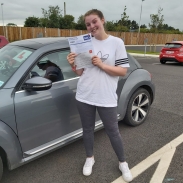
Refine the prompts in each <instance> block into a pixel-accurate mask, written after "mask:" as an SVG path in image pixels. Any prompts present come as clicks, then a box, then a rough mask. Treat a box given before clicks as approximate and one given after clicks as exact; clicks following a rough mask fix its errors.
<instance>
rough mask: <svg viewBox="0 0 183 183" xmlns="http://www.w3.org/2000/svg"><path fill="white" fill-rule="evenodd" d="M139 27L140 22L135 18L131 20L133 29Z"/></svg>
mask: <svg viewBox="0 0 183 183" xmlns="http://www.w3.org/2000/svg"><path fill="white" fill-rule="evenodd" d="M138 28H139V25H138V23H137V22H136V21H135V20H132V21H131V29H133V30H137V29H138Z"/></svg>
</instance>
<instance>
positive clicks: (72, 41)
mask: <svg viewBox="0 0 183 183" xmlns="http://www.w3.org/2000/svg"><path fill="white" fill-rule="evenodd" d="M68 41H69V45H70V48H71V52H73V53H76V54H77V56H76V58H75V65H76V69H77V70H78V69H81V68H87V67H90V66H93V64H92V61H91V58H92V56H93V55H94V53H93V44H92V36H91V34H85V35H81V36H75V37H70V38H68Z"/></svg>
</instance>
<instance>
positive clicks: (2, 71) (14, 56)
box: [0, 45, 34, 87]
mask: <svg viewBox="0 0 183 183" xmlns="http://www.w3.org/2000/svg"><path fill="white" fill-rule="evenodd" d="M33 51H34V50H32V49H29V48H24V47H19V46H10V45H7V46H5V47H3V48H2V49H0V87H2V86H3V85H4V84H5V83H6V82H7V81H8V80H9V78H10V77H11V76H12V75H13V74H14V73H15V71H16V70H17V69H18V68H19V67H20V66H21V65H22V63H23V62H25V60H26V59H27V58H28V57H29V56H30V55H31V54H32V53H33Z"/></svg>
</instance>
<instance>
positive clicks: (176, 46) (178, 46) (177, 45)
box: [165, 43, 182, 48]
mask: <svg viewBox="0 0 183 183" xmlns="http://www.w3.org/2000/svg"><path fill="white" fill-rule="evenodd" d="M181 46H182V45H181V44H178V43H167V44H165V48H180V47H181Z"/></svg>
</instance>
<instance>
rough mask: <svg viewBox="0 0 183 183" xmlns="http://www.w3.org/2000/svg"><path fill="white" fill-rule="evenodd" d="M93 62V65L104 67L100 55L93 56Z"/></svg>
mask: <svg viewBox="0 0 183 183" xmlns="http://www.w3.org/2000/svg"><path fill="white" fill-rule="evenodd" d="M92 63H93V65H95V66H98V67H99V68H101V69H102V67H103V65H104V63H103V62H102V60H101V59H100V58H99V57H98V56H96V55H95V56H93V57H92Z"/></svg>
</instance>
